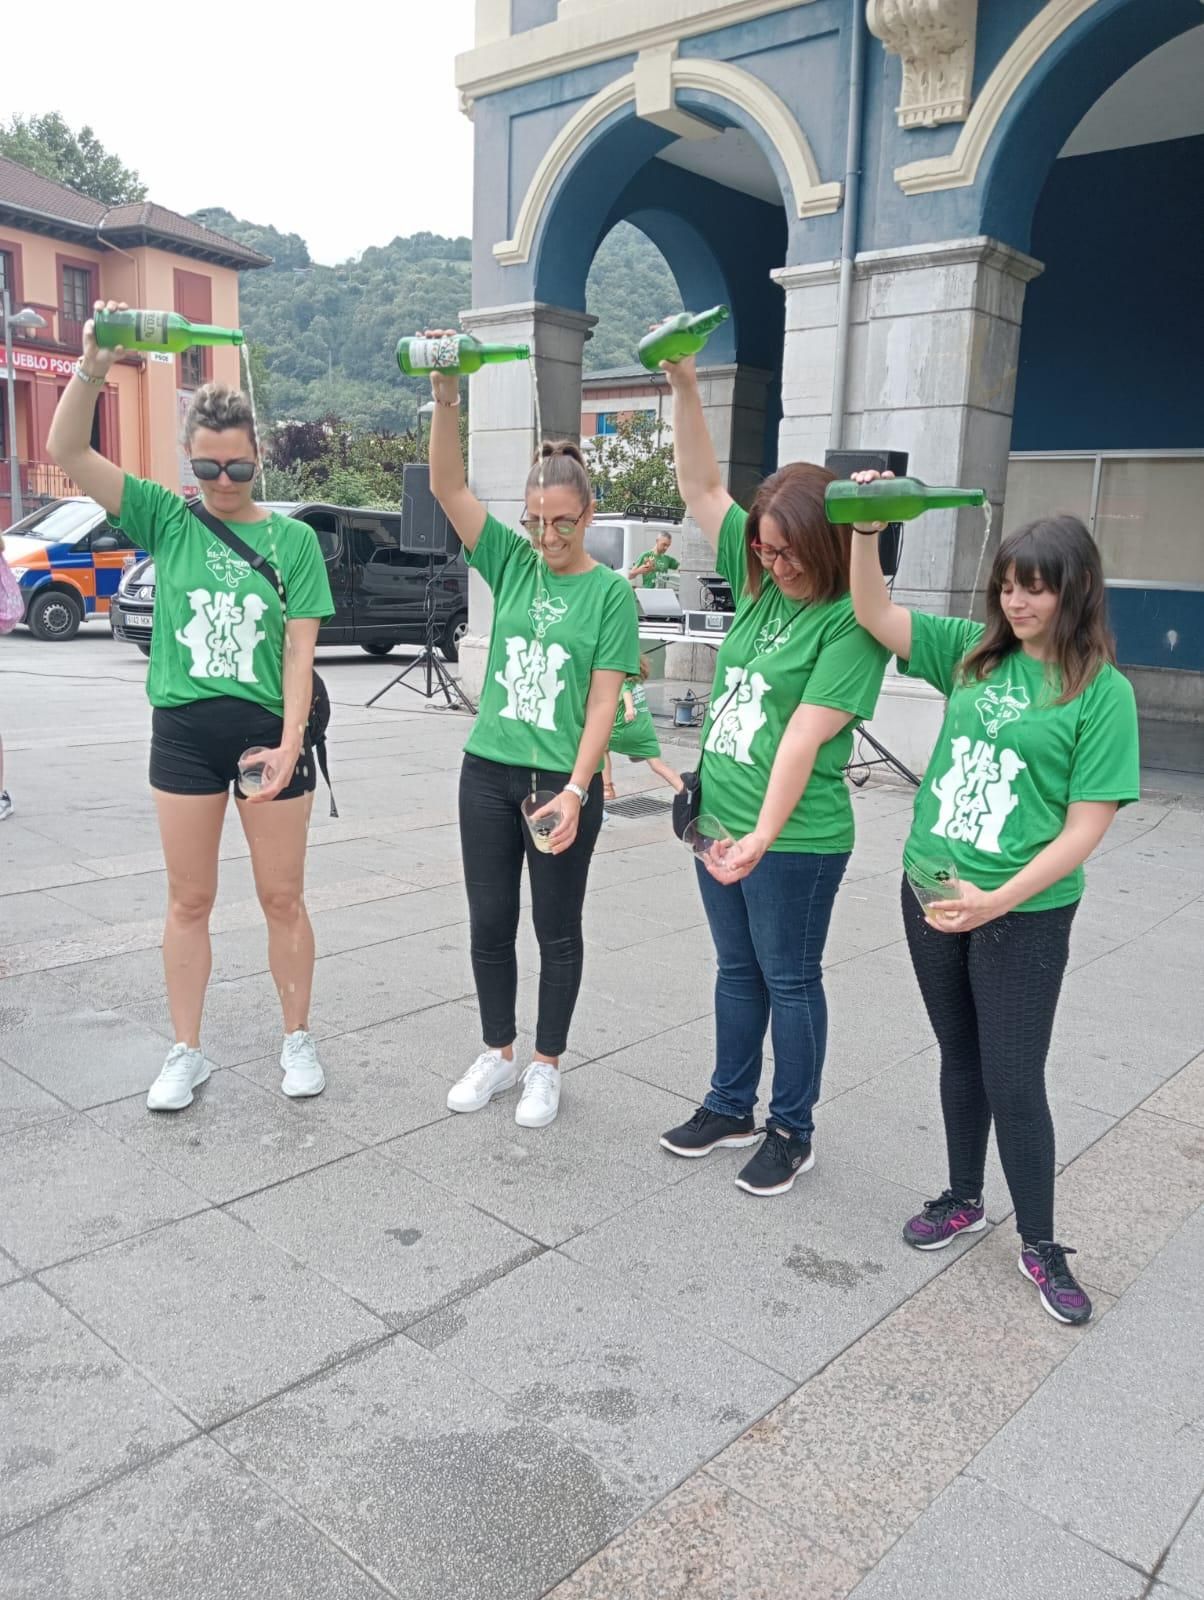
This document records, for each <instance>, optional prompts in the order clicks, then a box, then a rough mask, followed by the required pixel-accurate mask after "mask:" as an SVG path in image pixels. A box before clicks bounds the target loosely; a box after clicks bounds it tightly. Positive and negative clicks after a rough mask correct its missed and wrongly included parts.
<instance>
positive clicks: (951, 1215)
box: [903, 1189, 987, 1250]
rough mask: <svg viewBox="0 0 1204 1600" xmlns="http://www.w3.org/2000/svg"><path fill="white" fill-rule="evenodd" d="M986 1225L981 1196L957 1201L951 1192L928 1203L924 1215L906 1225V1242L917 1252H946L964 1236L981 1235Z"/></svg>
mask: <svg viewBox="0 0 1204 1600" xmlns="http://www.w3.org/2000/svg"><path fill="white" fill-rule="evenodd" d="M986 1225H987V1217H986V1212H985V1211H984V1210H983V1205H982V1196H981V1195H979V1197H978V1199H977V1200H958V1199H956V1198H955V1197H954V1194H953V1191H952V1190H951V1189H946V1190H945V1192H944V1194H940V1195H938V1196H937V1198H936V1199H935V1200H925V1202H924V1209H923V1211H920V1212H918V1213H917V1214H916V1215H915V1216H914V1217H911V1218H910V1219H909V1220H908V1221H907V1222H905V1223H904V1224H903V1238H904V1239H905V1240H906V1242H907V1243H908V1244H909V1245H911V1246H912V1247H913V1248H914V1249H916V1250H943V1249H944V1248H945V1246H946V1245H947V1244H952V1243H953V1241H954V1240H955V1239H956V1238H957V1236H958V1234H961V1233H981V1232H982V1230H983V1229H984V1228H985V1227H986Z"/></svg>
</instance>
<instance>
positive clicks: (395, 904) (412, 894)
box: [311, 883, 468, 956]
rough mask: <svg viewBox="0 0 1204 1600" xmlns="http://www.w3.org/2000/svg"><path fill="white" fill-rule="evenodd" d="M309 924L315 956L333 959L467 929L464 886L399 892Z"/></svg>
mask: <svg viewBox="0 0 1204 1600" xmlns="http://www.w3.org/2000/svg"><path fill="white" fill-rule="evenodd" d="M311 920H312V921H313V925H314V938H315V940H316V941H317V946H318V954H319V955H320V956H332V955H339V954H341V953H342V952H343V951H344V950H358V949H359V948H360V947H361V946H363V945H369V944H383V943H384V942H385V941H386V940H388V939H402V938H405V937H406V935H408V934H412V933H427V932H429V931H430V930H431V929H435V928H447V927H457V926H463V927H465V928H467V923H468V903H467V901H466V900H465V898H464V889H463V886H462V885H461V884H458V883H453V884H449V885H447V886H445V887H443V888H439V889H411V890H408V891H407V892H406V893H404V894H403V893H400V892H399V893H397V894H394V895H391V896H389V898H388V899H382V900H374V901H370V902H368V903H367V904H366V905H361V906H346V907H344V908H342V909H340V910H337V911H318V912H315V913H313V915H312V919H311ZM465 937H467V935H465Z"/></svg>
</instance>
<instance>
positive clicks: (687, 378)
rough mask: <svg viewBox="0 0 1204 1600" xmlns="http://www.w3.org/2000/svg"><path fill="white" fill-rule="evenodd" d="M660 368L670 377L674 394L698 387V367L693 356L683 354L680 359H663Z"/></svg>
mask: <svg viewBox="0 0 1204 1600" xmlns="http://www.w3.org/2000/svg"><path fill="white" fill-rule="evenodd" d="M660 370H661V371H662V372H663V373H664V374H665V377H666V378H668V380H669V387H670V389H671V390H672V391H673V393H674V394H682V393H684V391H685V390H687V389H696V388H697V387H698V367H697V364H696V363H695V360H694V357H693V356H683V357H682V358H681V360H680V361H662V362H661V365H660Z"/></svg>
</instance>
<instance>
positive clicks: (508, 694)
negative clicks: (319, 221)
mask: <svg viewBox="0 0 1204 1600" xmlns="http://www.w3.org/2000/svg"><path fill="white" fill-rule="evenodd" d="M431 337H439V335H437V334H435V335H431ZM431 392H432V394H433V395H434V398H435V413H434V416H433V417H432V419H431V488H432V490H433V491H434V494H435V496H436V498H437V499H438V501H439V503H440V505H441V506H442V507H443V509H444V511H445V512H446V513H447V517H448V520H449V521H450V522H451V524H452V526H453V527H454V528H455V530H456V533H457V534H458V535H459V538H460V540H461V542H462V543H463V545H464V548H465V550H466V551H467V559H468V561H469V564H470V565H471V566H472V568H473V569H474V571H476V572H477V573H479V574H480V576H481V577H482V578H483V579H484V580H485V582H486V583H487V584H488V585H489V588H490V589H491V590H492V591H493V626H492V630H491V632H490V637H489V657H488V661H487V664H486V667H485V684H484V688H483V690H482V693H481V704H480V708H479V711H478V715H477V719H476V722H475V723H474V724H473V730H472V733H471V734H470V735H469V738H468V743H467V745H466V746H465V755H464V765H463V768H462V771H461V774H460V838H461V845H462V849H463V855H464V882H465V887H466V889H467V891H468V912H469V925H470V939H471V946H472V969H473V976H474V978H475V980H476V986H477V1000H478V1003H479V1005H480V1011H481V1031H482V1034H483V1037H484V1045H485V1048H484V1050H483V1051H482V1052H481V1054H480V1055H479V1056H478V1057H477V1059H476V1061H474V1062H473V1064H472V1066H471V1067H469V1069H468V1071H467V1072H466V1073H465V1074H464V1076H463V1077H462V1078H461V1079H460V1080H459V1081H458V1082H457V1083H456V1084H455V1085H454V1086H453V1088H452V1090H451V1092H450V1093H449V1095H448V1097H447V1104H448V1108H449V1110H452V1111H479V1110H480V1109H481V1107H482V1106H485V1105H488V1103H489V1101H490V1100H491V1099H492V1098H493V1096H494V1095H495V1094H498V1093H500V1092H501V1091H502V1090H505V1089H512V1088H513V1087H514V1085H515V1084H516V1083H517V1082H518V1079H519V1073H518V1066H517V1063H516V1061H515V1059H514V1041H515V1034H516V1032H517V1025H516V1021H515V1002H516V999H517V993H518V966H517V961H516V957H515V940H516V938H517V935H518V917H519V889H520V885H521V881H522V870H523V861H524V858H525V860H526V863H527V872H528V875H529V877H530V880H531V909H532V915H533V918H534V922H535V934H536V937H537V939H538V941H539V953H540V973H539V1012H538V1017H537V1020H536V1027H535V1052H534V1055H533V1057H532V1060H531V1064H530V1066H528V1067H527V1069H526V1071H525V1072H524V1073H523V1075H522V1077H523V1093H522V1096H521V1098H520V1100H519V1103H518V1108H517V1110H516V1112H515V1121H516V1122H517V1123H518V1124H519V1126H520V1127H524V1128H542V1127H546V1126H547V1124H548V1123H550V1122H551V1121H552V1120H553V1119H554V1118H555V1116H556V1113H557V1110H558V1109H559V1105H560V1057H561V1055H562V1054H563V1053H564V1050H565V1048H566V1046H567V1044H568V1033H569V1024H570V1022H571V1021H572V1016H573V1008H574V1006H575V1004H576V1000H577V992H578V990H579V988H580V986H581V971H582V964H583V958H584V951H583V943H582V935H581V912H582V907H583V905H584V903H585V888H586V882H587V879H588V876H589V867H590V859H591V857H592V856H593V851H594V845H595V844H596V843H597V839H598V830H599V828H600V827H601V825H602V780H601V777H600V769H601V766H602V757H603V755H604V753H605V751H606V745H607V741H608V740H609V738H610V733H611V729H612V728H613V726H614V720H615V707H616V705H617V704H618V699H619V690H620V688H621V687H622V684H623V679H624V678H625V677H626V676H628V675H629V674H631V673H633V672H635V671H636V669H637V667H638V665H639V624H638V621H637V617H636V607H635V596H634V595H633V594H632V591H631V585H630V584H629V583H628V582H627V580H626V579H625V578H624V577H623V575H622V573H618V572H612V571H611V570H610V568H609V567H604V566H601V565H600V564H599V563H598V562H596V561H595V560H594V559H593V558H592V557H591V556H590V555H589V554H588V553H587V552H586V549H585V530H586V528H587V527H588V526H589V524H590V521H591V519H592V517H593V513H594V501H593V494H592V491H591V488H590V481H589V474H588V473H587V472H586V470H585V464H584V461H583V459H582V455H581V452H580V450H579V449H578V448H577V446H576V445H574V444H548V443H545V444H544V445H543V446H542V448H541V452H540V454H539V456H537V458H536V461H535V465H534V466H533V467H532V468H531V472H530V475H529V477H528V479H527V483H526V487H525V490H524V495H525V499H526V512H525V515H524V517H523V528H524V529H525V536H524V535H523V534H519V533H516V532H515V531H514V530H513V529H512V528H507V527H505V526H503V524H502V523H500V522H498V521H497V519H496V518H494V517H492V516H490V515H489V514H488V513H487V511H486V509H485V507H484V506H483V505H482V504H481V502H480V501H479V500H478V499H477V497H476V496H475V495H474V494H473V493H472V492H471V491H470V490H469V488H468V486H467V485H466V483H465V481H464V459H463V457H462V455H461V454H460V431H459V428H458V427H457V425H456V417H455V408H456V407H457V406H458V405H459V404H460V390H459V379H458V377H457V375H456V374H454V373H446V372H438V371H436V372H434V373H432V375H431ZM539 790H544V791H552V792H554V794H555V799H554V800H553V801H552V802H551V804H550V805H545V806H544V807H542V808H541V809H540V810H538V811H536V812H535V814H534V816H535V819H538V818H539V817H541V816H544V815H545V814H552V813H556V814H558V816H559V819H560V820H559V822H558V823H557V825H556V827H555V829H554V830H553V832H552V833H551V835H550V837H548V838H546V839H541V840H540V843H539V847H538V848H537V846H536V842H535V839H534V837H533V835H532V833H531V831H530V830H529V829H528V827H527V825H526V823H525V822H524V821H523V813H522V809H521V808H522V804H523V802H524V800H526V799H527V798H528V797H530V796H532V795H534V794H535V793H536V792H537V791H539Z"/></svg>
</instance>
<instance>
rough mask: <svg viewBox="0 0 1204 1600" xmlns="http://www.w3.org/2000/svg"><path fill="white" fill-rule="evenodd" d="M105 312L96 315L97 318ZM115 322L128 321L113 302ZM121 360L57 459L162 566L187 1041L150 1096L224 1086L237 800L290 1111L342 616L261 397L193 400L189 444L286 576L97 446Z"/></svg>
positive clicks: (166, 799) (83, 408)
mask: <svg viewBox="0 0 1204 1600" xmlns="http://www.w3.org/2000/svg"><path fill="white" fill-rule="evenodd" d="M100 309H102V306H101V303H100V302H98V303H97V310H100ZM107 309H108V310H110V311H112V310H117V309H124V307H119V306H117V305H116V303H115V302H113V301H109V302H108V305H107ZM121 354H122V351H121V350H120V349H116V350H102V349H100V348H99V347H98V346H97V343H96V339H95V335H94V331H93V326H92V323H91V322H87V323H85V324H84V348H83V355H82V356H81V358H80V360H79V361H78V362H77V363H76V365H75V375H74V377H73V379H72V381H71V383H70V385H69V386H68V387H67V388H66V389H64V391H63V395H62V399H61V400H60V401H59V406H58V410H57V411H56V412H55V416H54V422H53V424H52V425H51V429H50V439H49V451H50V455H51V458H52V459H53V460H54V461H55V462H56V463H57V464H58V465H59V466H60V467H61V468H62V469H63V471H64V472H66V474H67V475H68V477H70V478H72V479H73V480H74V481H75V482H76V483H77V484H78V485H79V487H80V488H81V489H82V490H83V492H84V493H85V494H88V495H91V496H92V498H93V499H94V500H96V501H98V502H99V503H100V505H102V506H103V507H104V509H105V510H106V511H107V512H108V513H109V516H110V518H111V519H112V520H113V521H114V522H117V521H120V524H121V527H122V528H123V529H124V530H125V532H126V533H127V534H129V536H130V538H131V539H133V540H134V542H135V543H136V544H137V545H139V546H140V547H141V548H142V549H144V550H148V551H149V552H150V553H151V555H152V556H154V558H155V628H154V636H153V642H152V645H151V658H150V667H149V670H148V672H147V680H146V687H147V695H148V697H149V699H150V702H151V705H152V706H153V707H154V714H153V720H152V737H151V755H150V786H151V790H152V792H153V794H154V797H155V807H156V810H157V812H158V817H159V833H160V837H161V839H162V841H163V855H164V860H165V864H166V868H167V923H166V927H165V928H164V933H163V966H164V971H165V974H166V979H167V999H168V1005H169V1008H170V1011H171V1020H172V1026H173V1029H174V1032H175V1039H176V1042H175V1043H174V1044H173V1045H172V1047H171V1049H170V1050H169V1051H168V1053H167V1059H166V1061H165V1062H164V1064H163V1069H162V1071H161V1072H160V1073H159V1076H158V1077H157V1078H156V1079H155V1081H154V1083H153V1084H152V1085H151V1088H150V1092H149V1094H148V1095H147V1101H146V1103H147V1106H148V1107H149V1109H150V1110H152V1111H180V1110H182V1109H183V1108H184V1107H185V1106H187V1105H190V1104H191V1103H192V1098H193V1091H194V1089H196V1088H197V1086H198V1085H199V1084H202V1083H204V1081H205V1079H206V1078H208V1076H209V1073H210V1070H211V1063H210V1062H209V1061H208V1060H207V1059H206V1057H205V1055H204V1053H203V1051H202V1050H201V1013H202V1010H203V1008H204V1003H205V991H206V988H207V987H208V983H209V974H210V970H211V968H212V953H211V948H210V943H209V915H210V912H211V911H212V909H213V901H214V897H215V895H216V893H217V871H218V852H219V847H220V843H221V833H222V823H223V821H224V819H225V815H226V807H227V803H228V801H229V797H230V787H231V785H233V786H234V798H235V801H236V803H237V806H238V814H239V819H240V821H241V822H242V826H243V832H244V833H245V834H246V837H247V843H248V844H249V846H250V850H251V866H252V869H253V871H254V874H255V887H256V891H257V893H258V896H259V903H260V905H261V906H262V908H263V912H264V916H265V918H266V920H267V925H268V963H269V965H270V967H271V970H272V977H273V979H274V980H275V983H276V989H277V992H278V994H279V995H280V1004H281V1008H282V1010H283V1013H284V1045H283V1049H282V1052H281V1057H280V1066H281V1070H282V1072H283V1074H284V1079H283V1082H282V1085H281V1087H282V1089H283V1092H284V1093H285V1094H286V1095H288V1096H289V1097H290V1098H301V1097H304V1096H308V1095H315V1094H320V1093H321V1091H322V1089H323V1088H324V1087H325V1082H326V1080H325V1078H324V1076H323V1073H322V1067H321V1064H320V1062H319V1060H318V1055H317V1051H316V1049H315V1047H314V1041H313V1038H312V1037H311V1035H310V1033H309V1000H310V990H311V988H312V986H313V974H314V936H313V929H312V928H311V927H310V922H309V917H308V915H307V913H306V910H305V901H304V899H303V887H304V877H305V844H306V832H307V829H308V826H309V813H310V809H311V807H312V805H313V791H314V784H315V772H314V758H313V751H312V749H311V747H310V743H309V740H308V738H307V734H306V728H307V724H308V721H309V713H310V703H311V700H312V697H313V664H314V646H315V644H316V643H317V638H318V625H319V623H320V622H321V620H322V619H323V618H325V617H329V616H332V615H333V612H334V607H333V605H332V603H331V596H330V584H329V581H328V579H327V576H326V566H325V563H324V561H323V559H322V552H321V550H320V548H319V546H318V540H317V536H316V534H315V533H314V531H313V529H312V528H309V527H307V526H306V525H305V524H304V523H303V522H295V521H294V520H293V519H292V518H291V517H286V516H282V515H281V514H280V513H279V512H278V511H270V510H269V509H268V508H267V507H266V506H262V505H257V504H256V502H255V500H254V498H253V493H254V483H255V475H256V472H257V470H258V466H259V445H258V441H257V439H256V437H255V422H254V417H253V414H252V411H251V405H250V402H249V401H248V400H247V397H246V396H245V395H243V394H240V393H239V392H238V390H236V389H227V388H223V387H222V386H221V385H219V384H207V385H206V386H205V387H204V388H202V389H198V390H197V392H196V394H195V395H194V396H193V400H192V406H191V408H190V410H189V413H188V418H187V421H186V423H185V428H184V445H185V448H186V449H187V451H188V455H189V457H190V459H191V462H192V468H193V472H194V473H195V475H196V479H197V482H198V483H199V484H200V485H201V500H202V502H203V505H204V508H205V510H206V511H207V512H208V513H209V515H210V516H211V517H212V518H213V519H215V520H216V521H219V522H222V523H224V524H225V525H226V526H227V527H228V528H229V529H230V530H231V532H232V533H233V535H234V536H235V538H237V539H239V540H241V541H242V543H244V544H246V545H249V546H251V548H252V550H253V551H254V552H255V553H256V554H257V555H258V556H260V557H262V558H263V559H264V560H265V561H267V562H268V563H270V564H271V566H272V567H273V568H274V569H275V572H276V573H277V574H278V576H279V578H280V580H281V584H282V586H283V589H284V595H285V602H286V603H287V611H286V610H285V603H284V602H282V600H281V596H280V592H279V590H278V589H277V587H276V585H275V584H274V583H273V582H272V581H271V579H270V578H268V577H266V576H264V574H263V573H262V572H261V571H260V570H259V569H258V568H254V567H252V566H251V565H250V563H249V562H247V561H245V560H243V559H242V557H241V556H240V555H239V554H237V553H236V551H235V550H233V549H231V548H230V547H229V546H228V545H226V544H225V543H224V542H222V541H221V540H220V539H218V537H217V535H216V534H215V533H213V532H211V531H210V529H209V528H208V527H207V526H206V524H205V523H204V522H203V521H202V520H201V519H200V517H199V516H196V515H194V514H193V512H192V510H191V509H190V508H189V506H188V504H187V503H186V502H185V501H184V500H183V499H182V498H181V497H180V496H179V495H178V494H173V493H172V492H171V491H170V490H168V489H165V488H163V487H162V486H161V485H160V484H157V483H151V482H149V481H148V480H146V479H143V478H135V477H131V476H130V475H129V474H128V473H126V472H123V471H122V470H121V468H120V467H118V466H117V465H116V464H115V463H114V462H112V461H108V460H106V459H105V457H104V456H102V455H100V454H99V453H98V452H97V451H96V450H94V449H92V447H91V443H90V441H91V436H92V420H93V415H94V413H95V410H96V401H97V397H98V395H99V394H100V391H101V390H102V389H103V387H104V384H105V380H106V378H107V376H108V372H109V368H110V367H111V366H112V365H113V363H114V361H116V360H118V359H119V357H120V356H121ZM256 746H259V747H261V748H262V749H263V751H264V756H263V763H264V775H263V783H262V786H261V787H260V788H259V790H258V792H257V793H252V794H246V793H244V792H243V790H242V788H241V787H240V783H239V770H238V769H239V758H240V756H241V755H242V754H243V752H244V751H246V750H249V749H252V748H254V747H256Z"/></svg>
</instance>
